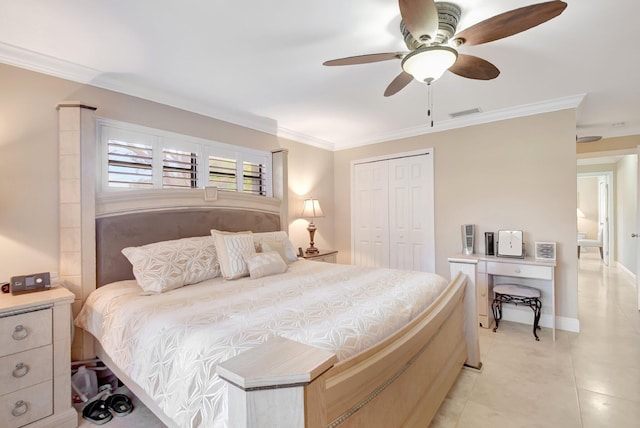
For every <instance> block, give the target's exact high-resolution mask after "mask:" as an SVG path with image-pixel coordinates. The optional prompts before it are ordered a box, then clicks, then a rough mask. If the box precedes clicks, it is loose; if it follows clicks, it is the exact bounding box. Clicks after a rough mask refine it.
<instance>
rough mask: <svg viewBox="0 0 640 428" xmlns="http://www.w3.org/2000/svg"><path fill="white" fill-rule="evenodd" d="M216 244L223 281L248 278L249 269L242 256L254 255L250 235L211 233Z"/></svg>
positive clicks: (253, 245) (254, 250) (253, 246)
mask: <svg viewBox="0 0 640 428" xmlns="http://www.w3.org/2000/svg"><path fill="white" fill-rule="evenodd" d="M211 233H212V235H213V238H214V240H215V242H216V251H217V252H218V260H219V261H220V270H221V271H222V276H223V277H224V278H225V279H236V278H240V277H243V276H249V269H248V268H247V263H246V262H245V261H244V258H243V256H245V255H247V256H248V255H251V254H255V252H256V249H255V244H254V243H253V238H252V237H251V234H250V233H234V234H226V233H218V232H211Z"/></svg>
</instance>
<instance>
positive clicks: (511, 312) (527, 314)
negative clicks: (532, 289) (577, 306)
mask: <svg viewBox="0 0 640 428" xmlns="http://www.w3.org/2000/svg"><path fill="white" fill-rule="evenodd" d="M522 309H523V310H520V309H516V308H511V307H507V305H503V306H502V319H503V320H505V321H513V322H517V323H521V324H532V323H533V311H532V310H531V309H529V308H524V307H523V308H522ZM552 321H553V317H552V316H551V315H550V314H542V315H540V322H539V323H538V324H539V325H540V327H548V328H553V322H552ZM556 329H557V330H565V331H571V332H574V333H580V320H578V319H577V318H567V317H560V316H557V315H556Z"/></svg>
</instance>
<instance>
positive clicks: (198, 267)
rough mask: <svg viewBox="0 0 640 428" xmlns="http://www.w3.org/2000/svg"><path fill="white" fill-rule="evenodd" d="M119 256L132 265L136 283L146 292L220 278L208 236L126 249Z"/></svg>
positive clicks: (213, 243) (215, 255)
mask: <svg viewBox="0 0 640 428" xmlns="http://www.w3.org/2000/svg"><path fill="white" fill-rule="evenodd" d="M122 254H124V256H125V257H126V258H127V259H129V261H130V262H131V264H132V265H133V275H134V276H135V277H136V280H137V281H138V284H139V285H140V287H142V289H143V290H144V291H146V292H148V293H163V292H165V291H169V290H174V289H176V288H180V287H182V286H183V285H188V284H195V283H197V282H200V281H204V280H205V279H210V278H215V277H216V276H218V275H220V265H219V264H218V256H217V253H216V246H215V241H214V240H213V238H212V237H211V236H198V237H193V238H182V239H176V240H172V241H162V242H154V243H153V244H147V245H142V246H140V247H127V248H124V249H122Z"/></svg>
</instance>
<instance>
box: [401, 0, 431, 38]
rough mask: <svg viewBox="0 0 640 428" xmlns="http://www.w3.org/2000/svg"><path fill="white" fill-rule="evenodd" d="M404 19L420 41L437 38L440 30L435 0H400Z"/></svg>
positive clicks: (405, 23) (408, 28) (412, 33)
mask: <svg viewBox="0 0 640 428" xmlns="http://www.w3.org/2000/svg"><path fill="white" fill-rule="evenodd" d="M398 3H399V6H400V15H401V16H402V21H404V25H405V26H406V27H407V30H409V32H410V33H411V35H412V36H413V37H414V38H415V39H416V40H418V41H419V42H426V41H427V40H435V37H436V33H437V32H438V9H437V8H436V4H435V3H434V1H433V0H399V1H398ZM427 36H428V37H427Z"/></svg>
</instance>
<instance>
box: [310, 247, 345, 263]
mask: <svg viewBox="0 0 640 428" xmlns="http://www.w3.org/2000/svg"><path fill="white" fill-rule="evenodd" d="M337 257H338V251H337V250H320V251H319V252H318V253H315V254H307V253H304V254H303V256H302V258H304V259H305V260H313V261H314V262H325V263H337Z"/></svg>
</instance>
